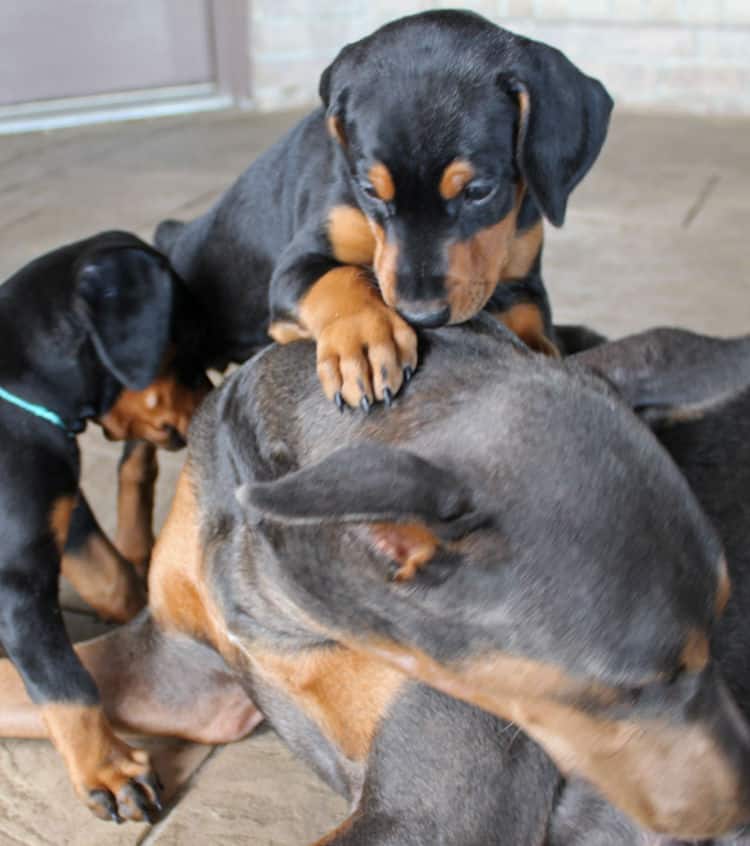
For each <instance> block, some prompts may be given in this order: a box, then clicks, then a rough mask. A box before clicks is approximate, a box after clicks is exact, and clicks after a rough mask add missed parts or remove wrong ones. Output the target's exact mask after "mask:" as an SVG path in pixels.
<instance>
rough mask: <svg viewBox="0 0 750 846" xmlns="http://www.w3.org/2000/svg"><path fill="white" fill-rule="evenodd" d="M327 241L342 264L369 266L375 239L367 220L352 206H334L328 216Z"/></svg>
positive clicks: (373, 251) (334, 255)
mask: <svg viewBox="0 0 750 846" xmlns="http://www.w3.org/2000/svg"><path fill="white" fill-rule="evenodd" d="M328 240H329V241H330V242H331V249H332V250H333V257H334V258H335V259H336V261H340V262H341V263H342V264H361V265H371V264H372V262H373V257H374V255H375V237H374V235H373V233H372V229H371V228H370V224H369V223H368V222H367V218H366V217H365V216H364V214H363V213H362V212H361V211H360V210H359V209H355V208H354V207H353V206H334V207H333V208H332V209H331V211H330V212H329V214H328Z"/></svg>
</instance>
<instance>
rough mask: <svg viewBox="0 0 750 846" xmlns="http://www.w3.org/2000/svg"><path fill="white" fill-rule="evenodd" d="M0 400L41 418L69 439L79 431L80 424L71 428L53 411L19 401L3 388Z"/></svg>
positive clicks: (19, 399) (0, 391) (32, 403)
mask: <svg viewBox="0 0 750 846" xmlns="http://www.w3.org/2000/svg"><path fill="white" fill-rule="evenodd" d="M0 399H4V400H5V401H6V402H9V403H10V404H11V405H15V406H17V407H18V408H22V409H23V410H24V411H28V412H29V414H33V415H34V416H35V417H41V418H42V420H46V421H47V422H48V423H52V424H53V425H54V426H57V427H58V429H62V430H63V432H65V433H66V434H67V435H69V436H70V437H71V438H74V437H75V436H76V434H77V433H78V432H79V431H81V428H82V427H81V426H80V424H78V425H72V426H71V425H69V424H68V423H66V422H65V421H64V420H63V419H62V417H60V415H59V414H56V413H55V412H54V411H50V410H49V409H48V408H45V407H44V406H43V405H37V404H36V403H35V402H27V401H26V400H25V399H21V397H17V396H16V395H15V394H12V393H11V392H10V391H6V390H5V388H0Z"/></svg>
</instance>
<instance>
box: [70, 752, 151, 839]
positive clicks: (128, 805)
mask: <svg viewBox="0 0 750 846" xmlns="http://www.w3.org/2000/svg"><path fill="white" fill-rule="evenodd" d="M115 741H116V745H113V746H112V747H111V748H110V750H109V752H108V754H107V756H106V758H104V759H102V760H101V761H100V763H99V766H98V767H97V768H96V769H95V770H94V771H91V772H90V773H88V774H87V779H86V781H85V782H84V783H82V784H81V785H80V786H79V792H80V793H81V795H82V798H83V800H84V802H85V803H86V804H87V805H88V807H89V808H90V809H91V811H92V812H93V813H94V814H95V815H96V816H97V817H100V818H101V819H105V820H108V819H109V820H114V821H115V822H122V821H123V820H136V821H139V822H142V821H145V822H151V823H152V822H155V821H156V818H157V817H158V815H159V813H160V812H161V809H162V806H161V796H160V794H161V785H160V783H159V778H158V776H157V775H156V773H155V772H154V771H153V769H152V768H151V762H150V760H149V756H148V753H147V752H144V751H143V750H142V749H133V748H132V747H130V746H128V745H127V744H126V743H123V742H122V741H121V740H118V739H117V738H115Z"/></svg>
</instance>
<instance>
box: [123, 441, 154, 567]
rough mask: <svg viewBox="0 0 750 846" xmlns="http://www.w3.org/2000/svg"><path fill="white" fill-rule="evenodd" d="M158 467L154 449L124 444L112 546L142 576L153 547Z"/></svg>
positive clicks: (138, 444) (151, 446) (139, 443)
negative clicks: (115, 529)
mask: <svg viewBox="0 0 750 846" xmlns="http://www.w3.org/2000/svg"><path fill="white" fill-rule="evenodd" d="M158 474H159V465H158V462H157V458H156V447H155V446H153V445H152V444H148V443H145V442H142V441H128V442H127V443H126V444H125V447H124V448H123V451H122V457H121V458H120V464H119V466H118V470H117V531H116V533H115V546H116V547H117V549H118V550H119V552H120V553H121V554H122V555H124V556H125V558H127V560H128V561H130V562H131V563H132V564H133V566H134V567H135V568H136V571H137V572H138V575H140V576H141V577H143V576H145V574H146V569H147V567H148V562H149V558H150V557H151V549H152V548H153V546H154V530H153V516H154V493H155V486H156V477H157V476H158Z"/></svg>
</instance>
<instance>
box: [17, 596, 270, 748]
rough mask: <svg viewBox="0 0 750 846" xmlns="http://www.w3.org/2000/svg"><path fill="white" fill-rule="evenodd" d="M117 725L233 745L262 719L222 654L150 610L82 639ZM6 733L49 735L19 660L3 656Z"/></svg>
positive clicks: (87, 663)
mask: <svg viewBox="0 0 750 846" xmlns="http://www.w3.org/2000/svg"><path fill="white" fill-rule="evenodd" d="M76 652H77V654H78V657H79V658H80V660H81V662H82V664H83V665H84V667H85V668H86V669H87V670H88V672H89V673H90V674H91V676H92V677H93V679H94V680H95V682H96V684H97V687H98V688H99V692H100V696H101V700H102V705H103V707H104V711H105V713H106V714H107V716H108V717H109V718H110V720H111V721H112V723H113V725H115V726H116V727H117V728H119V729H122V730H123V731H129V732H133V733H137V734H151V735H164V736H172V737H181V738H184V739H186V740H193V741H196V742H198V743H211V744H212V743H229V742H231V741H233V740H238V739H240V738H241V737H244V736H245V735H246V734H248V733H249V732H250V731H251V730H252V729H253V728H254V727H255V726H256V725H257V724H258V723H259V722H260V721H261V720H262V716H261V714H260V712H259V711H258V710H257V709H256V708H255V706H254V705H253V704H252V702H251V701H250V699H249V698H248V697H247V695H246V693H245V692H244V690H243V689H242V687H241V686H240V685H239V684H238V682H237V681H236V679H235V677H234V675H233V673H232V672H231V670H230V669H229V668H228V667H227V665H226V664H225V663H224V661H223V659H222V658H221V656H220V655H219V654H218V653H217V652H216V651H214V650H213V649H212V648H211V647H209V646H206V645H204V644H202V643H199V642H198V641H195V640H193V639H192V638H189V637H186V636H184V635H180V634H177V633H171V632H170V633H166V632H164V631H163V630H161V629H160V628H159V627H158V626H157V625H156V623H155V622H154V620H153V618H152V617H151V615H150V614H149V613H148V611H144V612H143V613H142V614H140V615H139V616H138V617H137V618H136V619H135V620H133V621H131V622H130V623H128V624H127V625H125V626H121V627H120V628H118V629H116V630H114V631H112V632H109V633H107V634H105V635H102V636H101V637H98V638H95V639H94V640H89V641H86V642H84V643H80V644H77V645H76ZM0 736H2V737H27V738H40V737H47V736H48V732H47V727H46V725H45V723H44V720H43V711H42V709H41V708H40V707H38V706H36V705H34V704H33V703H32V701H31V700H30V699H29V697H28V695H27V694H26V692H25V690H24V686H23V682H22V681H21V678H20V676H19V675H18V673H17V672H16V671H15V669H14V668H13V666H12V664H11V663H10V662H9V661H7V660H3V661H0Z"/></svg>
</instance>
